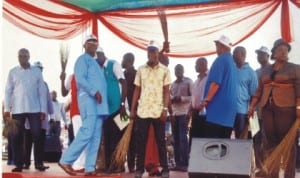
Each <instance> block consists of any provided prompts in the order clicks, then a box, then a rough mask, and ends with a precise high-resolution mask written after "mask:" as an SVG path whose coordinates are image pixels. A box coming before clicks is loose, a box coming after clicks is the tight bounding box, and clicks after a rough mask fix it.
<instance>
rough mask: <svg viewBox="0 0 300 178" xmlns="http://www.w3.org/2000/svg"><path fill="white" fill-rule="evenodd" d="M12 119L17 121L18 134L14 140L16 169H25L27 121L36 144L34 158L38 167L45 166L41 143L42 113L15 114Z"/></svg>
mask: <svg viewBox="0 0 300 178" xmlns="http://www.w3.org/2000/svg"><path fill="white" fill-rule="evenodd" d="M12 118H13V119H15V121H16V126H17V133H16V134H15V136H14V138H13V145H14V155H15V160H14V161H15V164H16V167H19V168H21V167H23V163H24V160H23V154H24V132H25V127H24V124H25V119H26V118H27V119H28V120H29V125H30V132H31V134H32V141H33V143H34V153H35V155H34V157H35V163H36V164H37V165H42V164H43V158H42V156H43V155H42V152H43V146H42V141H41V137H42V134H41V120H40V113H22V114H13V115H12Z"/></svg>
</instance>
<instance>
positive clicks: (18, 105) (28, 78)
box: [4, 66, 47, 114]
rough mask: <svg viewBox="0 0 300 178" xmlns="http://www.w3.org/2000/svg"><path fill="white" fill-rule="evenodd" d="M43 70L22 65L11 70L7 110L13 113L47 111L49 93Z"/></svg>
mask: <svg viewBox="0 0 300 178" xmlns="http://www.w3.org/2000/svg"><path fill="white" fill-rule="evenodd" d="M45 91H46V90H45V85H44V80H43V76H42V73H41V70H40V69H38V68H37V67H32V66H30V67H29V68H27V69H24V68H22V67H21V66H17V67H14V68H13V69H11V70H10V71H9V74H8V78H7V83H6V88H5V107H4V111H5V112H11V113H12V114H21V113H38V112H43V113H46V111H47V101H46V99H45V98H46V97H47V93H46V92H45Z"/></svg>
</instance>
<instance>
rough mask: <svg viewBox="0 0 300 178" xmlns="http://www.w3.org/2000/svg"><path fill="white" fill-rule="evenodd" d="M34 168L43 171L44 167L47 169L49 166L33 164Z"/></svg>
mask: <svg viewBox="0 0 300 178" xmlns="http://www.w3.org/2000/svg"><path fill="white" fill-rule="evenodd" d="M35 169H37V170H39V171H45V170H46V169H49V166H44V165H39V166H35Z"/></svg>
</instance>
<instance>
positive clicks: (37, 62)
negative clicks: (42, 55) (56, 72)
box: [33, 61, 44, 68]
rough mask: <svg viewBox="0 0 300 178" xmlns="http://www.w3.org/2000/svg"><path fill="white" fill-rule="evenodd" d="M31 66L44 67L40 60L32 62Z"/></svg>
mask: <svg viewBox="0 0 300 178" xmlns="http://www.w3.org/2000/svg"><path fill="white" fill-rule="evenodd" d="M33 66H34V67H39V68H44V67H43V65H42V63H41V62H40V61H36V62H34V63H33Z"/></svg>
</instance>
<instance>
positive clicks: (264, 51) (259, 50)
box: [255, 46, 270, 55]
mask: <svg viewBox="0 0 300 178" xmlns="http://www.w3.org/2000/svg"><path fill="white" fill-rule="evenodd" d="M255 52H256V53H258V52H263V53H267V54H268V55H270V50H269V49H268V48H267V47H266V46H261V47H260V48H259V49H257V50H255Z"/></svg>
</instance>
